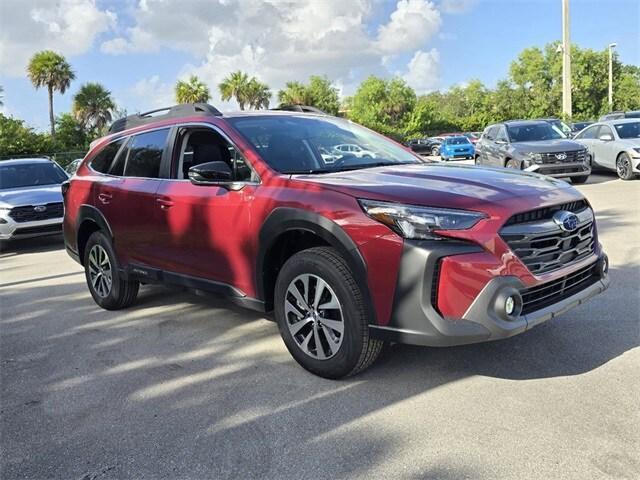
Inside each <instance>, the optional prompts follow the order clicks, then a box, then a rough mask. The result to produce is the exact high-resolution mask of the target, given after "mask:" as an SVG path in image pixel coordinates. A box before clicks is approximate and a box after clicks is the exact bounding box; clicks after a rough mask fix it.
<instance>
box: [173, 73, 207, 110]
mask: <svg viewBox="0 0 640 480" xmlns="http://www.w3.org/2000/svg"><path fill="white" fill-rule="evenodd" d="M210 98H211V94H210V93H209V87H207V85H206V84H205V83H204V82H203V81H201V80H200V79H199V78H198V77H197V76H195V75H191V77H189V80H188V81H185V80H179V81H178V83H176V102H178V103H207V102H208V101H209V99H210Z"/></svg>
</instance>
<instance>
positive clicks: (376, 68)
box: [0, 0, 441, 109]
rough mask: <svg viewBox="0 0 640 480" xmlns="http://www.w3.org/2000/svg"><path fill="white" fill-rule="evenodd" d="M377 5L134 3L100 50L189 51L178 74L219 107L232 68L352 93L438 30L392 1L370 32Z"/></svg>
mask: <svg viewBox="0 0 640 480" xmlns="http://www.w3.org/2000/svg"><path fill="white" fill-rule="evenodd" d="M0 1H1V0H0ZM379 7H380V4H379V3H378V2H377V1H376V0H304V1H302V0H300V1H285V0H242V1H240V2H238V1H230V0H182V1H177V0H140V1H139V3H138V5H137V7H136V9H135V10H134V11H133V18H134V21H135V22H134V24H133V26H132V27H130V28H128V29H127V30H125V31H124V32H123V34H122V35H120V36H118V37H116V38H113V39H111V40H108V41H106V42H104V43H103V44H102V46H101V49H102V51H103V52H105V53H109V54H126V53H129V52H149V51H155V50H158V49H161V48H171V49H175V50H181V51H185V52H188V53H189V54H190V55H191V56H192V57H193V60H192V62H191V63H190V64H189V65H185V66H184V68H183V69H182V71H181V75H180V76H181V77H182V76H187V75H190V74H196V75H198V76H200V77H201V78H202V80H203V81H205V82H206V83H207V84H208V85H209V87H210V89H211V92H212V94H213V95H214V98H213V99H212V101H213V103H215V104H216V105H218V106H219V108H223V109H224V108H225V107H228V108H237V107H236V105H235V103H231V104H224V103H222V102H220V100H219V98H218V97H217V95H218V88H217V85H218V83H219V82H220V81H221V80H222V79H223V78H224V77H225V76H226V75H228V74H229V73H230V72H232V71H235V70H243V71H245V72H247V73H248V74H249V75H256V76H257V77H258V78H260V79H261V80H263V81H265V82H267V83H268V84H269V85H270V86H271V87H272V88H273V90H274V93H276V91H277V89H279V88H282V87H283V86H284V83H285V81H289V80H302V81H306V80H307V79H308V77H309V76H310V75H326V76H328V77H329V78H330V79H332V80H334V81H335V82H336V84H337V85H340V88H341V89H343V90H344V91H345V92H348V93H352V89H353V85H354V84H356V83H358V82H359V81H360V80H362V78H363V77H364V76H365V75H368V74H370V73H374V74H376V75H380V76H388V75H390V74H391V70H390V69H392V68H393V61H394V59H396V58H398V56H399V55H400V54H406V53H413V52H414V51H415V50H416V49H420V48H424V47H425V43H426V42H428V40H429V39H430V38H431V37H432V36H433V35H434V34H435V33H437V31H438V29H439V28H440V24H441V18H440V14H439V12H438V10H437V9H436V7H435V6H434V4H433V2H430V1H427V0H399V1H398V2H397V4H396V8H395V10H394V11H393V12H392V13H391V15H390V17H389V18H388V21H387V22H384V23H383V25H382V26H380V28H379V29H378V31H377V32H373V33H371V32H370V30H369V29H368V26H367V24H368V22H369V21H370V20H371V18H372V16H373V14H374V13H375V12H374V10H375V9H376V8H379Z"/></svg>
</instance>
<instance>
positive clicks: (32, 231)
mask: <svg viewBox="0 0 640 480" xmlns="http://www.w3.org/2000/svg"><path fill="white" fill-rule="evenodd" d="M49 233H51V234H54V233H62V224H61V223H57V224H55V225H43V226H41V227H25V228H16V229H15V230H14V231H13V234H14V235H40V234H43V235H44V234H49Z"/></svg>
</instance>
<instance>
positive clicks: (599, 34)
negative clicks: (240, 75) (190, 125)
mask: <svg viewBox="0 0 640 480" xmlns="http://www.w3.org/2000/svg"><path fill="white" fill-rule="evenodd" d="M638 25H640V2H638V0H609V1H603V0H601V1H597V0H571V37H572V42H573V43H577V44H578V45H580V46H581V47H588V48H593V49H604V48H605V47H606V45H607V44H608V43H610V42H617V43H618V48H617V51H618V53H619V55H620V58H621V60H622V61H623V62H625V63H630V64H635V65H640V33H639V32H638ZM560 37H561V0H511V1H508V0H475V1H474V0H440V1H428V0H399V1H398V0H395V1H378V0H350V1H347V0H300V1H297V2H295V3H286V2H283V1H282V0H269V1H268V2H265V1H262V0H242V1H240V2H237V1H234V0H122V1H120V0H109V1H101V0H97V1H96V0H56V1H47V0H1V1H0V85H2V86H3V87H4V90H5V91H4V104H5V105H4V107H2V108H3V110H4V112H5V113H8V114H11V115H14V116H16V117H19V118H23V119H26V120H27V122H28V123H29V124H31V125H33V126H34V127H36V128H38V129H46V128H47V121H48V120H47V118H48V117H47V101H46V92H45V91H44V90H40V91H35V90H34V89H33V87H32V86H31V84H30V83H29V81H28V80H27V79H26V76H25V74H24V66H25V65H26V62H27V61H28V58H29V57H30V56H31V55H32V54H33V53H34V52H36V51H38V50H42V49H47V48H50V49H54V50H57V51H60V52H61V53H63V54H64V55H66V56H67V59H68V60H69V62H70V63H71V64H72V66H73V69H74V70H75V72H76V77H77V79H76V80H75V81H74V82H73V84H72V85H71V88H70V91H69V92H67V94H65V95H63V96H61V95H56V97H55V109H56V112H63V111H68V110H69V109H70V104H71V98H72V95H73V93H74V92H75V91H76V90H77V89H78V88H79V86H80V85H81V84H82V83H84V82H88V81H98V82H100V83H102V84H104V85H105V86H106V87H107V88H108V89H109V90H111V91H112V93H113V95H114V97H115V98H116V100H117V102H118V103H119V105H120V106H122V107H124V108H126V109H127V110H128V111H130V112H133V111H137V110H145V109H150V108H153V107H157V106H162V105H166V104H168V103H171V102H172V95H173V92H172V87H173V85H174V84H175V81H176V79H177V78H183V77H186V76H188V75H190V74H192V73H194V74H197V75H199V76H200V77H201V78H202V79H203V80H205V81H206V82H207V83H208V84H209V85H210V87H211V89H212V92H213V93H214V94H215V96H214V98H213V99H212V103H214V104H217V105H219V106H220V107H221V108H222V109H234V108H235V105H234V104H233V103H224V102H221V101H220V99H219V98H218V94H217V90H216V89H215V86H216V85H217V83H218V82H219V81H220V79H221V78H222V77H224V76H225V75H226V74H227V73H229V72H230V71H232V70H234V69H238V68H240V69H243V70H245V71H248V72H249V73H250V74H251V75H256V76H258V77H259V78H261V79H262V80H263V81H266V82H267V83H268V84H269V85H270V86H271V87H272V89H273V90H274V91H276V90H277V89H278V88H280V87H282V86H283V84H284V82H285V81H286V80H291V79H295V80H305V79H306V78H307V77H308V76H309V75H312V74H320V75H327V76H328V77H329V78H330V79H332V80H334V81H335V82H336V85H337V86H338V87H339V88H340V89H341V91H342V92H343V93H344V94H351V93H353V90H354V89H355V88H356V86H357V84H358V83H359V82H360V81H361V80H362V79H363V78H365V77H366V76H367V75H369V74H375V75H380V76H385V77H390V76H393V75H399V76H401V77H403V78H405V80H406V81H407V82H408V83H409V84H411V85H412V86H413V87H414V88H416V90H417V91H419V92H426V91H430V90H433V89H446V88H448V87H450V86H452V85H455V84H459V83H463V82H466V81H468V80H470V79H472V78H479V79H480V80H482V81H483V82H485V83H486V84H487V85H489V86H492V85H494V84H495V82H496V81H497V80H499V79H502V78H504V77H505V76H506V74H507V71H508V68H509V64H510V62H511V61H512V60H514V59H515V58H516V56H517V55H518V53H519V52H520V51H522V49H524V48H526V47H530V46H534V45H535V46H540V47H541V46H543V45H544V44H546V43H548V42H552V41H555V40H559V39H560ZM274 102H275V97H274Z"/></svg>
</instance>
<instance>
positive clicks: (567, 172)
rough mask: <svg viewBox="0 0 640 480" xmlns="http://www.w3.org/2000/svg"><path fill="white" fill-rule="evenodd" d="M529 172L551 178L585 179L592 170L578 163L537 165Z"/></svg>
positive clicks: (528, 170)
mask: <svg viewBox="0 0 640 480" xmlns="http://www.w3.org/2000/svg"><path fill="white" fill-rule="evenodd" d="M525 171H527V172H535V173H539V174H541V175H547V176H549V177H555V178H563V177H583V176H589V175H590V174H591V168H590V167H589V166H588V165H585V164H584V163H582V162H576V163H554V164H538V163H535V164H533V165H531V166H530V167H528V168H526V169H525Z"/></svg>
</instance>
